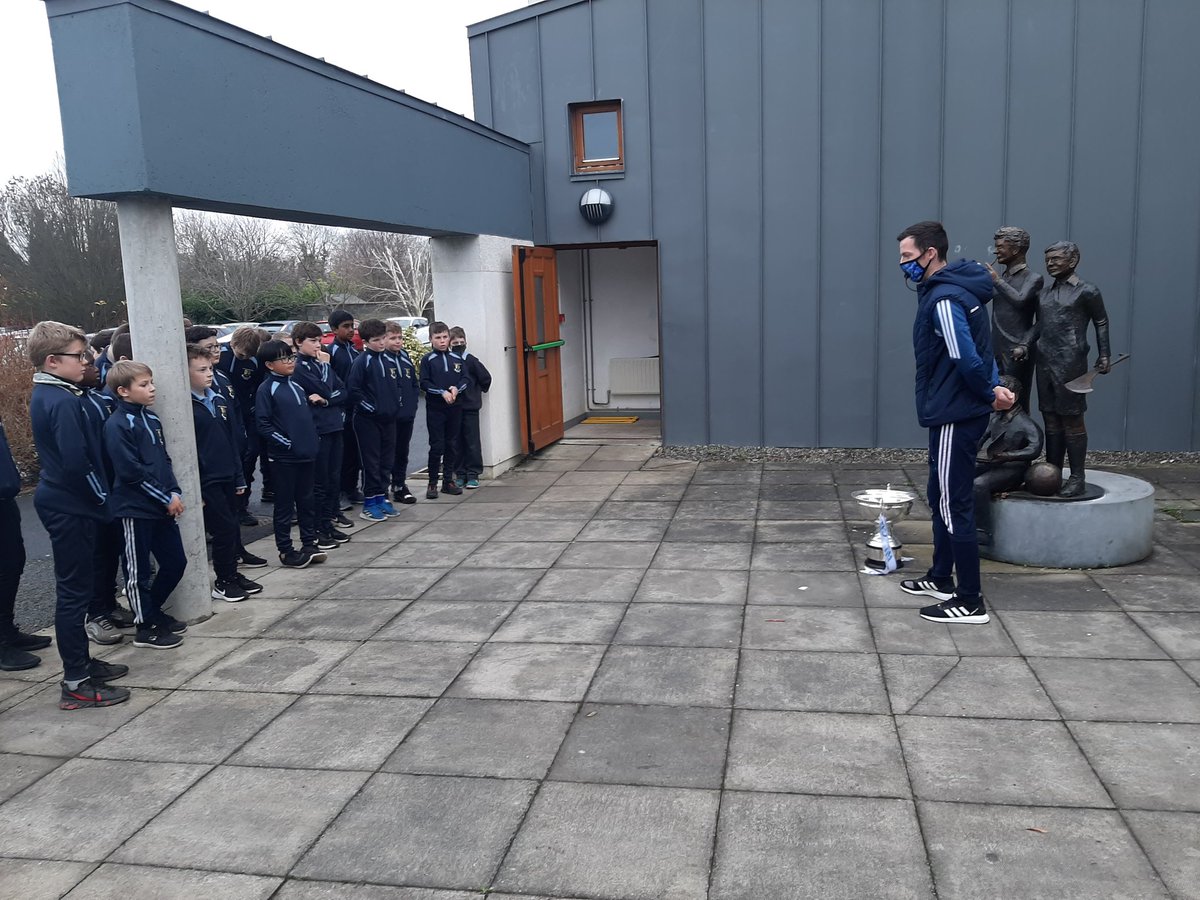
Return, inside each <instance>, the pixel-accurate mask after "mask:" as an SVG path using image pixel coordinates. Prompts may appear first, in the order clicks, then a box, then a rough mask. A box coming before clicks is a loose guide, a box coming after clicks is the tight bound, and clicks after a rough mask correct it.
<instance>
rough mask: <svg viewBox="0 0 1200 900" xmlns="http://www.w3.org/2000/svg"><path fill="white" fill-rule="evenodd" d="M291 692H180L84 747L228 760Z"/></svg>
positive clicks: (179, 759)
mask: <svg viewBox="0 0 1200 900" xmlns="http://www.w3.org/2000/svg"><path fill="white" fill-rule="evenodd" d="M294 699H295V698H294V697H291V696H289V695H287V694H247V693H242V692H237V691H175V692H174V693H172V694H171V695H170V696H169V697H167V698H166V699H165V700H163V701H162V702H161V703H159V704H156V705H155V706H154V707H152V708H151V709H148V710H146V712H144V713H142V714H141V715H140V716H138V717H137V718H136V719H134V720H133V721H132V722H129V723H127V724H125V725H122V726H121V727H120V728H118V729H117V730H116V731H114V732H113V733H112V734H110V735H109V736H108V737H106V738H105V739H104V740H102V741H100V742H99V743H97V744H93V745H92V746H91V747H89V748H88V749H87V750H85V751H84V754H83V755H84V756H92V757H97V758H102V759H140V760H147V761H150V762H176V763H209V764H216V763H219V762H221V761H222V760H224V759H225V758H226V757H227V756H229V755H230V754H231V753H233V752H234V751H235V750H236V749H237V748H238V747H240V746H241V745H242V744H243V743H245V742H246V741H247V740H248V739H249V738H250V737H252V736H253V735H254V734H255V732H257V731H258V730H259V729H260V728H262V727H263V726H264V725H266V724H267V723H268V722H270V721H271V720H272V719H274V718H275V717H276V716H277V715H279V714H280V713H281V712H283V711H284V710H285V709H287V707H288V706H289V705H290V704H291V703H292V702H293V701H294Z"/></svg>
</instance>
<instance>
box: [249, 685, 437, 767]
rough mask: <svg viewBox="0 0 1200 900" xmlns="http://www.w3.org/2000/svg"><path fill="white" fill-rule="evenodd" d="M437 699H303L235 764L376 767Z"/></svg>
mask: <svg viewBox="0 0 1200 900" xmlns="http://www.w3.org/2000/svg"><path fill="white" fill-rule="evenodd" d="M432 703H433V701H432V700H420V699H415V698H407V697H323V696H320V695H315V694H311V695H308V696H305V697H301V698H300V699H299V700H297V701H296V702H295V703H294V704H293V705H292V706H291V707H290V708H289V709H288V710H287V711H286V712H285V713H284V714H283V715H281V716H279V718H277V719H275V721H273V722H272V723H271V724H270V725H268V726H267V727H266V728H264V729H263V730H262V731H260V732H259V733H258V734H257V735H255V737H254V738H253V739H252V740H251V741H250V742H249V743H247V744H246V745H245V746H244V747H242V749H241V750H239V751H238V752H237V753H236V754H234V756H232V757H231V758H230V760H229V762H230V764H231V765H238V766H268V767H276V768H303V769H358V770H366V771H372V772H373V771H375V770H376V769H378V768H379V766H380V765H381V764H382V763H383V761H384V760H385V759H387V757H388V755H389V754H390V753H391V752H392V751H393V750H395V749H396V745H397V744H399V743H400V741H402V740H403V739H404V736H405V735H406V734H408V732H409V729H411V728H412V727H413V726H414V725H416V724H417V722H418V721H419V720H420V718H421V717H422V716H423V715H424V714H425V712H426V711H427V710H428V709H429V707H430V706H431V705H432Z"/></svg>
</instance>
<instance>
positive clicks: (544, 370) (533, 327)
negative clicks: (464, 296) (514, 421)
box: [513, 247, 563, 453]
mask: <svg viewBox="0 0 1200 900" xmlns="http://www.w3.org/2000/svg"><path fill="white" fill-rule="evenodd" d="M513 301H514V304H515V313H516V331H517V342H516V349H517V403H518V414H519V415H520V419H521V422H520V428H521V446H522V448H523V449H524V450H525V451H526V452H527V453H533V452H535V451H537V450H540V449H541V448H542V447H547V446H549V445H550V444H553V443H554V442H555V441H558V440H561V439H562V436H563V405H562V345H563V341H562V339H561V338H560V337H559V327H558V326H559V318H558V274H557V267H556V265H555V255H554V251H553V250H551V249H550V248H549V247H513Z"/></svg>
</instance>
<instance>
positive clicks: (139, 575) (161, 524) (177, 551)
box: [121, 516, 187, 627]
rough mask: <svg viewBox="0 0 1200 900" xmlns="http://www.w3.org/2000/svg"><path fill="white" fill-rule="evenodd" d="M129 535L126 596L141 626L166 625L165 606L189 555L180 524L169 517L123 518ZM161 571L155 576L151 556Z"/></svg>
mask: <svg viewBox="0 0 1200 900" xmlns="http://www.w3.org/2000/svg"><path fill="white" fill-rule="evenodd" d="M121 528H122V529H123V530H124V533H125V595H126V596H127V597H128V598H129V608H130V609H131V610H132V611H133V620H134V621H135V622H137V624H138V626H139V627H140V626H142V625H165V624H166V623H167V621H168V619H167V616H166V615H165V614H164V613H163V605H164V604H165V603H166V602H167V598H168V597H170V596H171V591H173V590H175V587H176V586H177V585H178V584H179V581H180V579H182V578H183V572H184V570H185V569H186V568H187V556H186V555H185V554H184V552H183V538H182V537H180V535H179V525H178V524H177V523H176V521H175V520H174V519H172V518H168V517H166V516H164V517H162V518H158V519H130V518H123V519H121ZM152 556H153V557H154V563H155V565H156V566H157V567H158V572H157V573H156V574H154V575H153V576H151V568H150V557H152Z"/></svg>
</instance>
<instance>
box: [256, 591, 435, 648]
mask: <svg viewBox="0 0 1200 900" xmlns="http://www.w3.org/2000/svg"><path fill="white" fill-rule="evenodd" d="M411 602H412V601H411V600H313V601H311V602H309V603H305V604H303V605H302V606H301V607H300V608H299V609H297V610H296V611H295V612H294V613H292V614H291V615H289V616H287V617H286V618H283V619H280V620H279V621H278V622H276V623H275V624H274V625H272V626H271V627H270V628H268V629H267V630H266V631H264V632H263V637H265V638H276V639H281V640H297V641H311V640H319V639H323V640H329V641H365V640H366V639H367V638H369V637H370V636H371V635H373V634H374V633H375V632H377V631H378V630H379V629H380V628H382V627H383V626H384V625H386V624H387V623H388V622H390V621H391V620H392V619H394V618H396V616H398V615H399V614H400V612H401V611H402V610H403V609H404V608H405V607H406V606H408V605H409V604H410V603H411Z"/></svg>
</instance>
